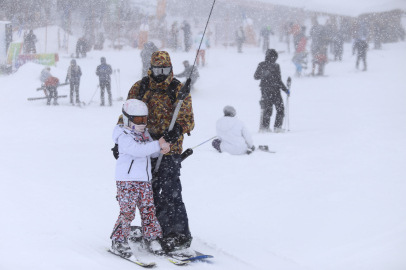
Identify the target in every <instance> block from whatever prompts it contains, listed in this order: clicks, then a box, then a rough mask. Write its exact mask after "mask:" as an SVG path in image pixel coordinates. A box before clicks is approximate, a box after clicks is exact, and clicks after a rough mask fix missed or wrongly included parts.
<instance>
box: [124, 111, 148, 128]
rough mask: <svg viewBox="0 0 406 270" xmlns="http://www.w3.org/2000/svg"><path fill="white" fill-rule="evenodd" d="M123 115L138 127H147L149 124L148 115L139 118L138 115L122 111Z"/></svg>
mask: <svg viewBox="0 0 406 270" xmlns="http://www.w3.org/2000/svg"><path fill="white" fill-rule="evenodd" d="M122 112H123V115H125V117H127V118H128V120H130V121H131V122H133V123H134V124H136V125H146V124H147V122H148V115H143V116H138V115H129V114H128V113H126V112H125V111H124V109H123V110H122Z"/></svg>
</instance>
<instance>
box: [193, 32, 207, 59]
mask: <svg viewBox="0 0 406 270" xmlns="http://www.w3.org/2000/svg"><path fill="white" fill-rule="evenodd" d="M201 40H203V41H202V45H201V46H200V50H199V51H198V52H197V58H196V65H197V66H199V65H200V58H201V59H202V67H204V66H205V65H206V49H207V48H209V47H210V42H209V40H208V39H207V38H206V36H204V35H203V31H201V32H199V34H198V35H197V36H196V38H195V43H196V48H197V49H198V48H199V44H200V41H201Z"/></svg>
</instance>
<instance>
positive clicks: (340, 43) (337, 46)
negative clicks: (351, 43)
mask: <svg viewBox="0 0 406 270" xmlns="http://www.w3.org/2000/svg"><path fill="white" fill-rule="evenodd" d="M332 42H333V53H334V61H337V60H338V61H341V60H342V57H343V51H344V31H343V30H342V29H337V31H335V35H334V37H333V41H332Z"/></svg>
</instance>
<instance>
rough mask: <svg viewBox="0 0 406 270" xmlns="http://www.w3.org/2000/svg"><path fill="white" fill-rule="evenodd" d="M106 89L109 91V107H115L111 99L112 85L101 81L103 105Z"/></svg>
mask: <svg viewBox="0 0 406 270" xmlns="http://www.w3.org/2000/svg"><path fill="white" fill-rule="evenodd" d="M104 89H106V90H107V94H108V95H109V105H110V106H111V105H113V101H112V99H111V84H110V82H109V81H100V100H101V105H104Z"/></svg>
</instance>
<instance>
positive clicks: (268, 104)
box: [254, 49, 290, 132]
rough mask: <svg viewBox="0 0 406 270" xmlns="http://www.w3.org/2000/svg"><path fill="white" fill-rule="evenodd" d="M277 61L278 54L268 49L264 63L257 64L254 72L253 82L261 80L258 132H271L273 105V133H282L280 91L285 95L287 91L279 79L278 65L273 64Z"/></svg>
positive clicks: (282, 109)
mask: <svg viewBox="0 0 406 270" xmlns="http://www.w3.org/2000/svg"><path fill="white" fill-rule="evenodd" d="M277 59H278V53H277V52H276V51H275V50H274V49H270V50H268V51H267V52H266V56H265V61H264V62H261V63H259V65H258V68H257V70H256V71H255V74H254V78H255V80H261V83H260V87H261V94H262V96H261V101H260V105H261V111H262V112H261V120H260V121H261V122H260V128H259V130H260V132H272V130H271V129H270V128H269V125H270V122H271V116H272V109H273V105H275V108H276V119H275V125H274V131H275V132H283V130H282V128H281V127H282V124H283V117H284V116H285V113H284V111H285V107H284V106H283V100H282V96H281V92H280V89H282V91H284V92H285V93H286V94H288V95H289V94H290V93H289V89H287V88H286V86H285V85H284V84H283V82H282V79H281V70H280V67H279V64H277V63H275V62H276V60H277Z"/></svg>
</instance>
